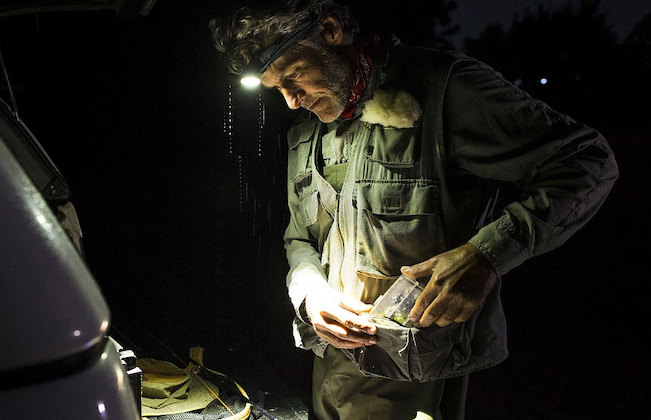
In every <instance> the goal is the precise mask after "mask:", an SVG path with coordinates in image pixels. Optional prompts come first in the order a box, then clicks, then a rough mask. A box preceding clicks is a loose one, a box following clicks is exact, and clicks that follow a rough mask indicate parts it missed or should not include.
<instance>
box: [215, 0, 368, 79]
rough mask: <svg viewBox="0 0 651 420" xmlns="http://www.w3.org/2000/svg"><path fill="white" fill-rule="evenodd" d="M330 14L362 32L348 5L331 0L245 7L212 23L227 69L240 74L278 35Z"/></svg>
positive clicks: (292, 0)
mask: <svg viewBox="0 0 651 420" xmlns="http://www.w3.org/2000/svg"><path fill="white" fill-rule="evenodd" d="M328 16H334V17H335V18H337V20H339V22H340V24H341V26H342V29H343V31H344V32H345V33H348V34H353V35H354V34H356V33H357V32H359V24H358V23H357V21H356V20H355V19H354V17H353V16H352V14H351V13H350V12H349V9H348V7H346V6H340V5H335V4H333V3H332V0H288V1H286V5H285V7H283V8H282V9H281V10H278V11H273V12H271V11H263V10H256V11H254V10H252V9H250V8H248V7H243V8H240V9H239V10H237V11H236V12H235V13H234V14H232V15H231V16H229V17H227V18H224V19H221V20H218V19H211V20H210V23H209V27H210V31H211V33H212V39H213V43H214V45H215V48H217V51H219V52H220V53H221V54H222V56H223V58H224V60H225V64H226V68H227V69H228V71H230V72H231V73H233V74H241V73H242V71H243V69H244V68H245V67H246V66H247V65H248V64H249V63H250V62H251V59H252V58H253V57H255V56H256V54H258V53H260V52H262V51H265V50H266V49H267V48H269V46H271V45H272V44H273V43H274V42H276V41H277V40H278V39H279V38H281V37H283V36H286V35H289V34H292V33H293V32H294V31H295V30H296V29H297V28H299V27H300V26H301V25H302V24H304V23H305V22H306V21H308V20H316V19H322V18H325V17H328ZM299 44H300V42H299Z"/></svg>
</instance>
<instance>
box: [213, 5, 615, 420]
mask: <svg viewBox="0 0 651 420" xmlns="http://www.w3.org/2000/svg"><path fill="white" fill-rule="evenodd" d="M299 3H300V2H299ZM302 3H304V4H303V5H302V7H298V6H297V2H293V5H291V6H288V7H287V8H286V9H285V10H283V11H279V12H277V13H273V14H265V13H260V14H254V13H252V12H250V11H248V10H246V9H242V10H240V11H238V12H237V13H236V14H234V15H233V16H232V17H231V18H230V19H229V20H224V21H221V22H218V21H215V20H213V21H212V22H211V29H212V31H213V36H214V40H215V44H216V46H217V48H218V50H219V51H220V52H222V53H223V54H224V57H225V58H226V60H227V65H228V67H229V68H230V70H231V71H232V72H233V73H236V74H241V73H243V72H244V71H245V70H246V69H247V67H248V66H251V65H255V66H257V69H256V71H257V72H258V74H259V75H260V80H261V82H262V84H263V85H264V86H265V87H268V88H275V89H277V90H278V91H279V92H280V93H281V94H282V95H283V96H284V98H285V100H286V101H287V105H288V107H289V108H291V109H298V108H304V109H306V110H308V111H309V112H307V113H303V114H301V116H300V117H299V118H298V120H297V121H296V123H295V124H294V125H293V126H292V128H291V129H290V130H289V132H288V142H289V156H288V203H289V210H290V214H291V221H290V223H289V226H288V227H287V230H286V233H285V247H286V250H287V258H288V261H289V266H290V271H289V274H288V276H287V286H288V291H289V296H290V298H291V301H292V303H293V304H294V307H295V309H296V314H297V318H296V320H295V324H294V327H295V338H296V342H297V345H298V346H299V347H302V348H306V349H311V350H312V351H314V353H315V354H316V357H315V362H314V372H313V408H314V412H315V414H316V416H317V417H318V418H320V419H338V418H344V419H362V418H364V419H367V418H372V419H392V420H393V419H414V418H424V419H427V418H434V419H445V420H450V419H462V418H463V416H464V407H465V395H466V387H467V381H468V375H469V373H471V372H473V371H476V370H479V369H484V368H488V367H491V366H493V365H495V364H497V363H499V362H501V361H503V360H504V359H505V358H506V356H507V349H506V324H505V320H504V314H503V311H502V306H501V303H500V295H499V292H500V287H501V276H502V275H503V274H505V273H506V272H508V271H509V270H510V269H512V268H514V267H516V266H518V265H520V264H521V263H522V262H524V261H525V260H526V259H528V258H531V257H533V256H535V255H539V254H542V253H544V252H547V251H549V250H552V249H554V248H556V247H557V246H559V245H561V244H562V243H563V242H564V241H566V240H567V239H568V238H569V237H570V236H571V235H572V234H573V233H574V232H575V231H576V230H577V229H579V228H580V227H581V226H583V225H584V224H585V223H586V222H587V221H588V220H589V219H590V218H591V217H592V216H593V215H594V214H595V212H596V211H597V210H598V208H599V207H600V205H601V204H602V203H603V201H604V200H605V198H606V196H607V194H608V192H609V191H610V189H611V187H612V185H613V183H614V182H615V180H616V178H617V176H618V170H617V166H616V163H615V160H614V158H613V155H612V152H611V150H610V148H609V147H608V145H607V143H606V141H605V140H604V139H603V137H602V136H601V135H600V134H599V133H598V132H597V131H595V130H594V129H592V128H589V127H586V126H585V125H583V124H579V123H577V122H575V121H574V120H572V119H571V118H569V117H567V116H565V115H562V114H560V113H558V112H556V111H554V110H552V109H550V108H549V107H548V106H547V105H545V104H544V103H541V102H540V101H537V100H535V99H533V98H531V97H530V96H528V95H527V94H526V93H524V92H522V91H520V90H518V89H517V88H516V87H514V86H513V85H511V84H510V83H508V82H507V81H505V80H504V79H502V77H501V76H500V75H499V74H498V73H496V72H495V71H494V70H493V69H491V68H490V67H488V66H486V65H485V64H483V63H481V62H478V61H476V60H473V59H471V58H469V57H466V56H464V55H462V54H456V53H448V52H441V51H435V50H429V49H423V48H416V47H407V46H403V45H400V43H399V42H396V40H385V41H383V42H379V41H378V40H377V38H376V37H373V36H370V37H366V38H362V37H360V36H359V35H358V34H357V33H356V32H357V26H356V24H355V22H354V20H353V19H352V18H351V16H349V15H348V13H347V10H346V9H345V8H342V7H338V6H336V5H333V4H331V3H330V2H327V1H322V0H316V1H314V0H313V1H307V2H302ZM315 117H316V118H315ZM498 182H510V183H514V184H515V185H517V186H518V187H519V188H520V190H521V193H522V195H521V197H520V199H519V200H518V201H513V202H511V203H509V204H508V205H506V206H505V207H504V208H503V209H499V210H500V214H499V215H498V217H497V218H496V219H494V220H493V217H492V214H493V207H494V206H495V202H496V198H497V191H498ZM401 273H403V274H408V275H409V276H411V277H413V278H417V279H420V280H421V281H422V282H423V283H424V284H425V286H424V290H423V292H422V294H421V295H420V297H419V298H418V299H417V301H416V303H415V305H414V306H413V309H412V310H411V312H410V314H409V321H410V322H409V323H403V325H401V324H399V323H396V322H393V321H389V320H386V319H382V318H378V317H377V316H371V315H370V314H369V312H370V310H371V308H372V304H373V303H374V302H375V301H376V299H377V298H378V297H379V296H381V295H382V294H383V293H385V292H386V291H387V289H388V288H389V286H390V285H391V284H392V283H393V281H394V280H395V279H396V278H397V277H398V276H399V275H400V274H401Z"/></svg>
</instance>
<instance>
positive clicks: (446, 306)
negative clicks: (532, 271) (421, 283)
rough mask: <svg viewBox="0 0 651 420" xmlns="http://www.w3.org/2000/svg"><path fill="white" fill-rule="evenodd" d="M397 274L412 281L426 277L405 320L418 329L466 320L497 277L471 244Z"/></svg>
mask: <svg viewBox="0 0 651 420" xmlns="http://www.w3.org/2000/svg"><path fill="white" fill-rule="evenodd" d="M401 271H402V272H403V273H404V274H407V275H410V276H412V277H414V278H422V277H430V280H429V283H427V286H425V289H424V290H423V292H422V293H421V295H420V296H419V297H418V299H417V300H416V304H415V305H414V307H413V309H412V310H411V313H410V314H409V319H410V320H411V321H412V322H419V323H420V325H421V326H422V327H429V326H430V325H432V324H433V323H436V325H438V326H439V327H445V326H446V325H449V324H451V323H453V322H463V321H467V320H468V319H469V318H470V316H471V315H472V313H473V312H474V311H475V309H476V308H477V307H478V306H479V305H481V304H482V303H483V302H484V300H485V299H486V296H488V293H489V292H490V291H491V289H492V288H493V286H494V285H495V279H496V278H497V275H496V273H495V270H494V269H493V266H492V265H491V263H490V262H489V261H488V260H487V259H486V257H485V256H484V255H483V254H482V253H481V252H480V251H479V250H478V249H477V247H475V246H474V245H472V244H464V245H462V246H460V247H458V248H455V249H452V250H450V251H448V252H444V253H443V254H440V255H437V256H435V257H432V258H430V259H429V260H427V261H423V262H422V263H419V264H416V265H412V266H410V267H402V269H401Z"/></svg>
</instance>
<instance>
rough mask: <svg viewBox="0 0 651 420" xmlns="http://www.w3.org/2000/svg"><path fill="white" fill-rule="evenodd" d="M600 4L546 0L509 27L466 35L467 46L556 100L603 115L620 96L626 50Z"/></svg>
mask: <svg viewBox="0 0 651 420" xmlns="http://www.w3.org/2000/svg"><path fill="white" fill-rule="evenodd" d="M599 5H600V0H582V1H581V2H580V3H579V4H578V5H577V6H573V5H572V4H569V3H568V4H567V5H566V6H564V7H562V8H560V9H551V8H548V7H545V6H544V5H542V4H541V5H540V6H539V7H538V9H537V10H536V11H535V12H527V13H525V14H524V15H523V16H521V17H517V16H516V17H515V18H514V19H513V22H512V27H511V29H510V30H509V31H504V29H503V28H502V27H501V26H500V25H491V26H488V27H487V28H486V29H485V30H484V31H483V32H482V33H481V35H480V37H479V38H478V39H466V40H465V42H464V48H465V50H466V51H467V52H468V54H469V55H471V56H474V57H477V58H480V59H482V60H484V61H486V62H487V63H488V64H490V65H492V66H493V67H495V68H496V69H497V70H499V71H501V72H502V73H503V74H504V76H505V77H506V78H507V79H508V80H511V81H512V82H515V83H516V84H518V85H520V86H521V87H522V88H523V89H525V90H527V91H528V92H530V93H531V94H532V95H534V96H536V97H539V98H541V99H543V100H545V101H547V102H549V103H550V104H552V105H553V106H556V107H558V108H561V110H563V111H566V112H569V113H571V114H572V115H578V116H588V115H589V116H590V117H591V118H595V119H596V118H600V117H602V116H603V114H604V112H606V110H607V108H608V107H606V105H607V104H612V103H613V101H615V100H617V98H618V97H619V93H618V92H617V86H616V81H617V80H619V78H620V77H621V68H619V67H618V63H620V62H621V50H620V48H619V46H618V44H617V41H616V36H615V33H614V32H613V30H612V28H611V27H609V26H608V25H607V23H606V15H605V14H604V13H602V12H600V11H599ZM543 82H544V83H543Z"/></svg>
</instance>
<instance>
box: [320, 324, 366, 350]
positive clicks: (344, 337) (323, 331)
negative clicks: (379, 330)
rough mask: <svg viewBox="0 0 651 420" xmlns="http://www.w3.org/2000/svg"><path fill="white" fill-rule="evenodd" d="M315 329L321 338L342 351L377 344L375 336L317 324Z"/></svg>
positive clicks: (330, 325) (331, 325)
mask: <svg viewBox="0 0 651 420" xmlns="http://www.w3.org/2000/svg"><path fill="white" fill-rule="evenodd" d="M314 329H315V331H316V334H317V335H318V336H319V337H321V338H323V339H324V340H326V341H327V342H328V343H329V344H331V345H333V346H335V347H337V348H340V349H354V348H357V347H364V346H372V345H375V344H377V338H375V337H374V336H371V335H368V334H364V333H361V332H355V331H352V330H346V329H344V328H341V327H338V326H336V325H333V324H315V325H314Z"/></svg>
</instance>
